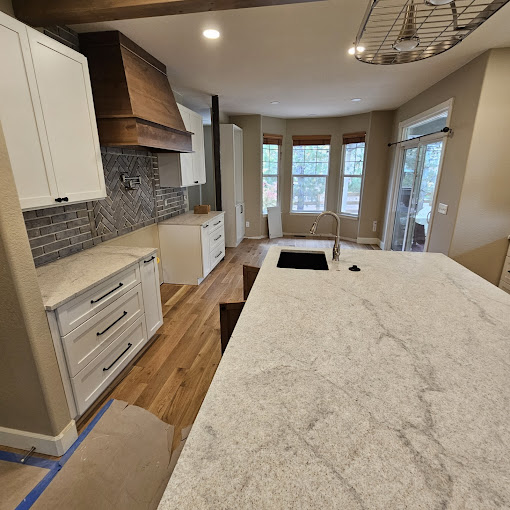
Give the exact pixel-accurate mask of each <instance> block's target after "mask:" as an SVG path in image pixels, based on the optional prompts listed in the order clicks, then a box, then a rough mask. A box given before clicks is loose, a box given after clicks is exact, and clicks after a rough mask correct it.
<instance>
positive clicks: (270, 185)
mask: <svg viewBox="0 0 510 510" xmlns="http://www.w3.org/2000/svg"><path fill="white" fill-rule="evenodd" d="M282 140H283V137H282V136H281V135H264V144H263V145H262V214H267V208H268V207H275V206H277V205H278V203H279V196H278V173H279V170H280V147H281V145H282Z"/></svg>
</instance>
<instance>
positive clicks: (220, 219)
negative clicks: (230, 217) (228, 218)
mask: <svg viewBox="0 0 510 510" xmlns="http://www.w3.org/2000/svg"><path fill="white" fill-rule="evenodd" d="M224 224H225V221H224V216H223V214H222V215H221V216H217V217H216V218H213V219H212V220H211V221H210V222H209V226H210V228H211V232H212V231H214V230H215V229H217V228H219V227H220V225H224Z"/></svg>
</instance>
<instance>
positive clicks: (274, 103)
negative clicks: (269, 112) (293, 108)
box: [271, 101, 280, 104]
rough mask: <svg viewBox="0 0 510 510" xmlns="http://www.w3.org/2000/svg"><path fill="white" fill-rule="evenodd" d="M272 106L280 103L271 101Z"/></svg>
mask: <svg viewBox="0 0 510 510" xmlns="http://www.w3.org/2000/svg"><path fill="white" fill-rule="evenodd" d="M271 104H280V101H271Z"/></svg>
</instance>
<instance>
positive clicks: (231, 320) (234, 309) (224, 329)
mask: <svg viewBox="0 0 510 510" xmlns="http://www.w3.org/2000/svg"><path fill="white" fill-rule="evenodd" d="M243 308H244V301H239V302H238V303H220V333H221V354H223V353H224V352H225V349H226V348H227V345H228V342H229V340H230V337H231V336H232V333H233V331H234V328H235V327H236V324H237V321H238V320H239V317H240V315H241V312H242V311H243Z"/></svg>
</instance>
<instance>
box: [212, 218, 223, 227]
mask: <svg viewBox="0 0 510 510" xmlns="http://www.w3.org/2000/svg"><path fill="white" fill-rule="evenodd" d="M220 223H221V220H220V221H217V222H216V223H215V224H214V225H213V227H215V226H216V225H219V224H220Z"/></svg>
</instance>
